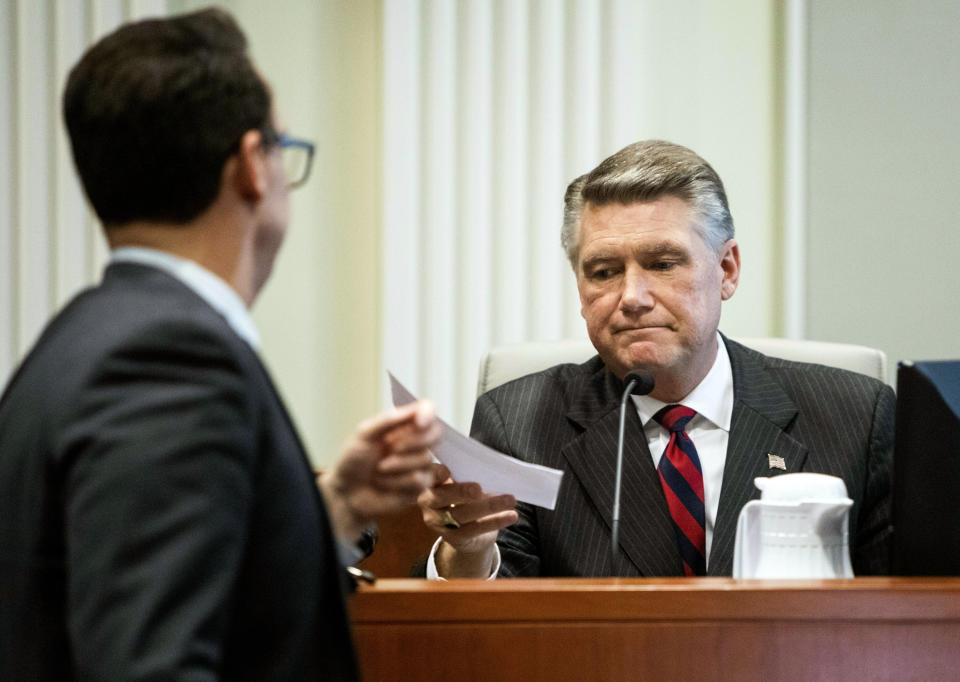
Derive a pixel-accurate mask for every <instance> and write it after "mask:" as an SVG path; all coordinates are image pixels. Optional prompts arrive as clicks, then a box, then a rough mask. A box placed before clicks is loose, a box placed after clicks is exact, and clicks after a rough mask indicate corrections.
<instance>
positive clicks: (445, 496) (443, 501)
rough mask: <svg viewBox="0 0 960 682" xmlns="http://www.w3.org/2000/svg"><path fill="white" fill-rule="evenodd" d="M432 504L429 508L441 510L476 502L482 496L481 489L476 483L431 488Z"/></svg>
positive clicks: (451, 484) (450, 484)
mask: <svg viewBox="0 0 960 682" xmlns="http://www.w3.org/2000/svg"><path fill="white" fill-rule="evenodd" d="M431 491H432V492H433V502H432V503H431V505H430V506H431V507H433V508H434V509H442V508H443V507H449V506H450V505H451V504H465V503H467V502H472V501H474V500H478V499H480V498H481V497H482V496H483V489H482V488H481V487H480V485H479V484H477V483H449V484H445V485H441V486H437V487H435V488H432V489H431Z"/></svg>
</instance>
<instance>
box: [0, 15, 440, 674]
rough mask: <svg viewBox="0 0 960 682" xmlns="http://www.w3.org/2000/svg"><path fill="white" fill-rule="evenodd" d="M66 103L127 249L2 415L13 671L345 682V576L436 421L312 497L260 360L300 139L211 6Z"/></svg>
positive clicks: (3, 525) (78, 145)
mask: <svg viewBox="0 0 960 682" xmlns="http://www.w3.org/2000/svg"><path fill="white" fill-rule="evenodd" d="M64 113H65V119H66V122H67V126H68V128H69V133H70V139H71V143H72V146H73V153H74V160H75V162H76V165H77V169H78V171H79V174H80V177H81V180H82V182H83V185H84V189H85V191H86V193H87V196H88V198H89V199H90V202H91V203H92V205H93V207H94V209H95V210H96V212H97V214H98V216H99V217H100V219H101V220H102V221H103V224H104V226H105V231H106V236H107V239H108V241H109V243H110V246H111V248H112V255H111V262H110V264H109V266H108V267H107V269H106V272H105V274H104V278H103V281H102V282H101V283H100V284H99V285H98V286H95V287H93V288H91V289H89V290H87V291H85V292H83V293H82V294H80V295H79V296H78V297H77V298H75V299H74V300H73V301H72V302H71V303H70V304H69V305H68V306H67V307H66V308H65V309H64V310H63V311H62V312H61V313H59V314H58V315H57V317H56V318H55V319H54V320H53V321H52V322H51V323H50V324H49V326H48V327H47V328H46V329H45V331H44V332H43V334H42V336H41V338H40V340H39V341H38V342H37V344H36V346H35V347H34V349H33V350H32V351H31V352H30V354H29V355H28V356H27V358H26V359H25V360H24V362H23V364H22V365H21V366H20V368H19V369H18V370H17V372H16V374H15V375H14V377H13V378H12V379H11V381H10V383H9V385H8V387H7V389H6V391H5V393H4V394H3V397H2V399H0V679H3V680H58V681H59V680H68V679H91V680H132V679H138V680H141V679H142V680H147V679H150V680H159V679H164V680H174V679H190V680H206V679H221V678H222V679H243V680H306V679H353V678H355V677H356V670H355V667H354V661H353V653H352V644H351V638H350V633H349V628H348V623H347V617H346V609H345V602H344V591H343V582H344V576H345V570H344V566H343V564H344V563H346V562H348V561H352V560H353V559H354V558H355V554H356V551H357V550H355V548H354V545H355V544H356V543H357V542H358V541H360V540H361V539H362V538H363V536H364V532H365V530H366V529H367V527H368V525H369V524H370V522H371V520H372V519H373V518H374V517H375V516H377V515H378V514H380V513H383V512H386V511H391V510H396V509H399V508H400V507H402V506H405V505H408V504H412V503H413V501H414V500H415V499H416V496H417V494H418V493H419V492H420V491H422V490H423V489H424V486H425V484H427V483H428V482H429V481H430V480H431V478H430V476H429V474H430V469H429V466H430V464H431V461H432V460H431V457H430V454H429V452H428V450H427V447H428V446H429V445H430V444H431V443H432V442H434V440H435V439H436V437H437V436H438V434H439V425H438V424H437V423H436V420H435V418H434V417H433V415H432V412H431V410H430V408H429V405H425V404H414V405H411V406H410V407H409V408H405V409H401V410H393V411H391V412H388V413H385V414H382V415H380V416H377V417H374V418H372V419H370V420H368V421H367V422H364V423H362V424H361V425H360V426H359V427H358V428H357V430H356V431H355V432H354V434H353V435H352V436H351V437H350V439H348V442H347V444H346V446H345V449H344V452H343V453H342V455H341V456H340V457H339V459H337V460H336V461H335V462H334V463H333V464H332V466H331V467H330V468H329V469H328V470H327V471H326V472H325V473H324V474H323V475H322V476H321V477H320V479H319V486H318V480H317V477H316V475H315V473H314V472H313V470H312V469H311V467H310V464H309V462H308V460H307V458H306V455H305V453H304V450H303V446H302V444H301V443H300V440H299V438H298V436H297V433H296V430H295V428H294V427H293V424H292V423H291V421H290V417H289V416H288V414H287V412H286V410H285V408H284V405H283V402H282V401H281V399H280V397H279V396H278V395H277V392H276V390H275V389H274V386H273V383H272V381H271V380H270V377H269V376H268V374H267V372H266V370H265V368H264V366H263V364H262V363H261V361H260V359H259V357H258V354H257V346H258V339H257V333H256V329H255V328H254V326H253V323H252V321H251V319H250V317H249V315H248V313H247V306H249V305H250V304H251V303H252V302H253V300H254V298H255V297H256V295H257V293H258V292H259V291H260V289H261V287H262V286H263V284H264V283H265V281H266V279H267V277H268V275H269V273H270V269H271V266H272V264H273V260H274V257H275V255H276V252H277V249H278V248H279V246H280V243H281V241H282V239H283V235H284V232H285V230H286V224H287V219H288V212H289V197H288V192H289V188H290V187H291V186H293V185H296V184H298V183H300V182H302V181H303V180H304V179H305V178H306V173H307V171H308V168H309V167H308V162H309V155H310V153H311V151H312V149H311V147H310V145H309V144H308V143H305V142H303V141H298V140H295V139H293V138H291V137H289V136H287V135H285V134H283V133H282V132H280V126H279V124H278V122H277V118H276V114H275V112H274V110H273V107H272V106H271V96H270V92H269V89H268V87H267V85H266V83H265V82H264V81H263V79H262V78H261V76H260V75H259V74H258V73H257V71H256V69H255V68H254V66H253V64H252V63H251V62H250V60H249V58H248V56H247V54H246V41H245V38H244V36H243V34H242V32H241V31H240V29H239V28H238V27H237V26H236V24H235V23H234V22H233V20H232V19H231V18H230V17H229V16H228V15H226V14H225V13H223V12H220V11H216V10H207V11H204V12H199V13H195V14H190V15H183V16H179V17H174V18H170V19H162V20H150V21H143V22H139V23H136V24H131V25H127V26H124V27H121V28H120V29H119V30H117V31H116V32H114V33H113V34H111V35H109V36H107V37H106V38H104V39H103V40H101V41H100V42H99V43H97V44H96V45H95V46H94V47H93V48H91V49H90V50H89V51H88V52H87V53H86V54H85V55H84V56H83V58H82V59H81V61H80V62H79V63H78V64H77V65H76V67H75V68H74V69H73V71H72V72H71V74H70V77H69V81H68V84H67V88H66V92H65V96H64ZM296 154H300V155H301V156H300V158H299V159H297V158H295V155H296ZM298 160H299V161H300V163H286V162H294V161H298Z"/></svg>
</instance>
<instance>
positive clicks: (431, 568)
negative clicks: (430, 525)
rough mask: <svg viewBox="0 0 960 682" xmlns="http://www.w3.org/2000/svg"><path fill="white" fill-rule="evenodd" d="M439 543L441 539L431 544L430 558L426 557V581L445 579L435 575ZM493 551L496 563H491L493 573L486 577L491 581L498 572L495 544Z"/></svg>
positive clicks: (498, 554)
mask: <svg viewBox="0 0 960 682" xmlns="http://www.w3.org/2000/svg"><path fill="white" fill-rule="evenodd" d="M441 542H443V538H437V541H436V542H434V543H433V547H432V548H431V549H430V556H428V557H427V580H446V578H444V577H441V576H440V574H439V573H437V562H436V555H437V549H438V548H439V547H440V543H441ZM493 551H494V555H495V557H496V561H494V562H493V572H492V573H490V575H489V576H487V580H493V579H494V578H496V577H497V573H499V572H500V548H499V547H498V546H497V545H496V543H494V545H493Z"/></svg>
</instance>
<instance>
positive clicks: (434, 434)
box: [382, 422, 443, 452]
mask: <svg viewBox="0 0 960 682" xmlns="http://www.w3.org/2000/svg"><path fill="white" fill-rule="evenodd" d="M441 435H443V427H441V426H440V424H439V423H438V422H432V423H431V424H429V425H428V426H427V427H426V428H423V429H420V428H415V427H414V426H413V424H412V423H408V424H402V425H400V426H398V427H395V428H393V429H391V430H390V431H388V432H387V433H385V434H384V435H383V439H382V440H383V442H384V443H385V444H386V446H387V448H388V449H389V450H390V451H392V452H408V451H410V450H423V449H425V448H429V447H432V446H433V445H435V444H436V443H437V441H438V440H440V436H441Z"/></svg>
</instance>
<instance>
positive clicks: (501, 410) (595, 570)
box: [472, 338, 895, 576]
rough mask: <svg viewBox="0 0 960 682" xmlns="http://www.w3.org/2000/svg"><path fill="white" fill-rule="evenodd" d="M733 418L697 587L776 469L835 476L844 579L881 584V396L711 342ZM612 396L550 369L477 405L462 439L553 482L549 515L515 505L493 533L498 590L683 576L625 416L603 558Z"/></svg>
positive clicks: (633, 421) (824, 370)
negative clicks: (727, 375)
mask: <svg viewBox="0 0 960 682" xmlns="http://www.w3.org/2000/svg"><path fill="white" fill-rule="evenodd" d="M724 341H725V343H726V345H727V351H728V352H729V355H730V363H731V365H732V369H733V386H734V407H733V418H732V421H731V427H730V438H729V442H728V446H727V458H726V465H725V468H724V473H723V484H722V486H723V487H722V489H721V494H720V506H719V510H718V512H717V520H716V526H715V528H714V536H713V545H712V548H711V556H710V558H709V567H708V573H709V574H710V575H730V574H731V572H732V567H733V545H734V534H735V530H736V523H737V516H738V514H739V512H740V509H741V507H743V505H744V504H745V503H746V502H747V501H749V500H750V499H751V498H754V497H757V496H758V495H759V491H758V490H756V489H755V486H754V485H753V479H754V477H755V476H769V475H775V474H777V473H782V472H780V471H779V470H771V469H770V468H769V462H768V458H767V454H768V453H774V454H776V455H779V456H781V457H783V458H784V460H785V461H786V466H787V471H788V472H792V471H809V472H818V473H824V474H832V475H834V476H839V477H840V478H842V479H843V480H844V482H845V483H846V485H847V492H848V494H849V495H850V497H851V499H853V501H854V504H853V507H852V509H851V512H850V531H851V533H850V546H851V553H852V560H853V567H854V571H855V572H856V573H857V574H882V573H886V572H887V571H888V566H889V556H888V555H889V547H888V546H889V540H890V536H891V525H890V478H891V466H892V465H891V459H892V451H893V418H894V403H895V399H894V394H893V391H892V390H891V389H890V387H889V386H887V385H885V384H883V383H882V382H880V381H877V380H876V379H871V378H869V377H866V376H863V375H860V374H855V373H852V372H847V371H844V370H839V369H835V368H831V367H824V366H821V365H812V364H805V363H797V362H790V361H787V360H781V359H778V358H772V357H767V356H765V355H762V354H760V353H758V352H756V351H753V350H751V349H749V348H747V347H745V346H742V345H740V344H738V343H736V342H733V341H730V340H729V339H726V338H724ZM622 391H623V386H622V384H621V382H620V381H619V380H618V379H617V378H616V377H615V376H614V375H613V374H612V373H611V372H609V371H607V370H606V368H605V366H604V364H603V362H602V361H601V360H600V358H599V357H594V358H593V359H591V360H589V361H587V362H585V363H584V364H582V365H572V364H570V365H558V366H556V367H552V368H551V369H548V370H545V371H543V372H539V373H537V374H531V375H529V376H526V377H523V378H521V379H517V380H516V381H512V382H510V383H507V384H504V385H503V386H499V387H497V388H495V389H493V390H492V391H489V392H488V393H485V394H484V395H482V396H480V398H479V399H478V400H477V406H476V411H475V413H474V420H473V428H472V434H473V436H474V437H475V438H477V439H478V440H480V441H483V442H484V443H487V444H488V445H490V446H491V447H494V448H497V449H498V450H500V451H502V452H506V453H508V454H511V455H513V456H515V457H518V458H520V459H523V460H525V461H529V462H535V463H538V464H544V465H547V466H551V467H556V468H558V469H563V470H565V471H566V473H565V475H564V477H563V483H562V484H561V487H560V494H559V498H558V501H557V507H556V509H555V510H554V511H549V510H546V509H542V508H538V507H533V506H531V505H527V504H522V503H521V504H519V505H518V511H519V513H520V520H519V521H518V522H517V523H516V524H514V525H513V526H511V527H509V528H506V529H504V530H503V531H501V532H500V536H499V538H498V540H497V543H498V545H499V547H500V552H501V556H502V565H501V570H500V574H501V575H503V576H637V575H640V576H673V575H683V571H682V567H681V563H680V556H679V553H678V551H677V547H676V540H675V538H674V531H673V527H672V525H671V521H670V513H669V511H668V509H667V503H666V500H665V498H664V496H663V491H662V489H661V487H660V479H659V477H658V474H657V471H656V469H655V468H654V466H653V461H652V458H651V456H650V451H649V449H648V447H647V442H646V439H645V437H644V435H643V429H642V426H641V424H640V419H639V417H638V416H637V413H636V411H635V410H628V415H627V418H628V422H629V423H628V426H627V430H626V442H625V445H624V466H623V491H622V498H621V517H620V550H621V551H620V553H619V555H618V556H617V558H616V559H615V560H614V559H613V558H612V557H611V553H610V549H609V542H610V540H609V538H610V517H611V511H610V510H611V506H612V501H613V487H614V476H615V471H616V445H617V426H618V421H619V409H618V408H619V402H620V396H621V394H622Z"/></svg>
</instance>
